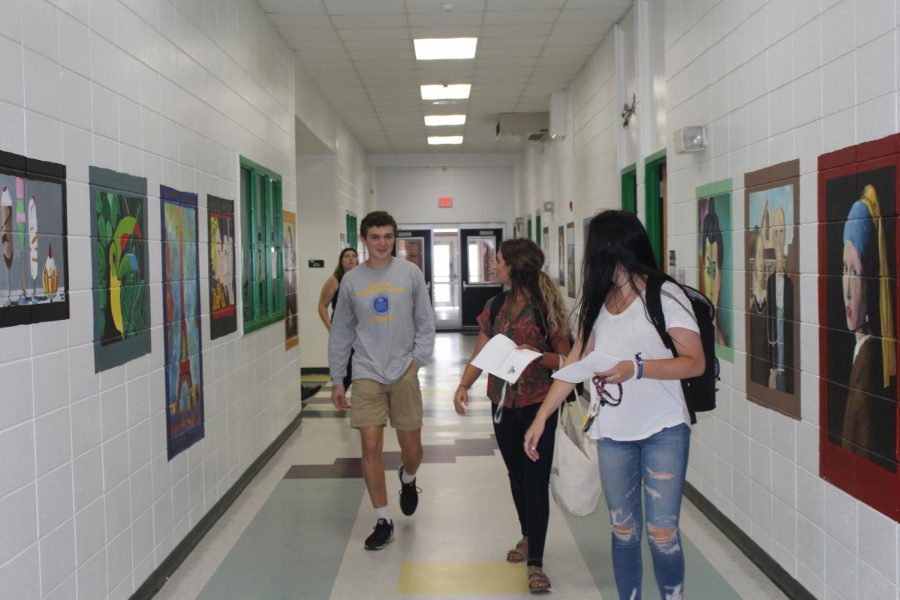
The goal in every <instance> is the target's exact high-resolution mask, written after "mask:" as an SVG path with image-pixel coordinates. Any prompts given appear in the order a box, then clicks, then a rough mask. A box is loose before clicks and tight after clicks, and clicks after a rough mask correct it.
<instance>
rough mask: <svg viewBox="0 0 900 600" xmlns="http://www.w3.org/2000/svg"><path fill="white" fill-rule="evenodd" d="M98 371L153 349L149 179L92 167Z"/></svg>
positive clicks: (96, 367)
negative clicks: (148, 221)
mask: <svg viewBox="0 0 900 600" xmlns="http://www.w3.org/2000/svg"><path fill="white" fill-rule="evenodd" d="M89 178H90V193H91V208H92V213H91V242H92V244H93V248H92V252H91V254H92V258H93V286H94V287H93V289H94V371H95V372H98V373H99V372H100V371H105V370H106V369H110V368H112V367H116V366H119V365H123V364H125V363H127V362H128V361H130V360H133V359H135V358H137V357H139V356H143V355H144V354H149V353H150V293H149V283H150V272H149V261H148V259H147V238H146V233H147V180H146V179H144V178H143V177H135V176H133V175H127V174H125V173H117V172H116V171H110V170H108V169H101V168H99V167H91V168H90V170H89Z"/></svg>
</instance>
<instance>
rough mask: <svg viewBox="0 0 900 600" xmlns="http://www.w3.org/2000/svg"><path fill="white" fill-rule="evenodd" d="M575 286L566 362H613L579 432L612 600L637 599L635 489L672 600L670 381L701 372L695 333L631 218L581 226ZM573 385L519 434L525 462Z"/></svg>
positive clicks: (675, 405)
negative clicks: (586, 448)
mask: <svg viewBox="0 0 900 600" xmlns="http://www.w3.org/2000/svg"><path fill="white" fill-rule="evenodd" d="M649 278H661V279H662V280H663V282H662V289H661V303H662V310H663V315H664V317H665V322H666V331H667V332H668V333H669V335H670V336H671V337H672V341H673V343H674V345H675V347H676V350H677V354H678V356H677V357H675V356H673V354H672V352H671V351H670V350H669V349H668V348H667V347H666V346H665V345H664V344H663V341H662V339H661V338H660V336H659V333H658V332H657V330H656V327H655V326H654V325H653V323H652V322H651V321H650V318H649V316H648V313H647V305H646V299H645V289H646V286H647V281H648V279H649ZM582 281H583V282H584V283H583V290H582V294H581V300H580V302H579V311H578V337H577V338H576V341H575V345H574V347H573V349H572V353H571V354H570V355H569V358H568V359H567V361H566V362H567V363H573V362H576V361H578V360H580V358H581V357H582V356H584V355H587V354H588V353H589V352H590V351H592V350H594V349H598V350H601V351H603V352H605V353H606V354H610V355H613V356H617V357H620V358H622V360H621V361H619V362H618V363H616V365H615V366H614V367H612V368H611V369H609V370H607V371H603V372H600V373H595V376H594V378H593V382H594V385H593V386H591V411H592V412H593V411H594V410H598V411H599V412H598V413H597V414H596V417H595V418H594V419H593V422H592V423H591V424H590V428H589V430H588V435H589V436H590V437H591V438H593V439H596V440H598V450H599V454H600V476H601V479H602V482H603V492H604V495H605V496H606V504H607V506H608V507H609V517H610V524H611V535H610V537H611V540H612V541H611V543H612V558H613V574H614V575H615V579H616V587H617V589H618V592H619V598H623V599H626V598H627V599H629V600H633V599H639V598H640V597H641V570H642V564H641V538H642V536H643V527H644V522H645V519H644V514H643V509H642V505H641V496H642V494H641V493H640V492H641V490H642V488H643V500H644V505H645V506H646V510H647V513H646V524H647V531H648V533H649V537H648V540H649V544H650V554H651V556H652V557H653V568H654V572H655V574H656V583H657V585H658V586H659V592H660V596H661V597H662V598H681V597H683V596H684V555H683V554H682V547H681V536H680V534H679V530H678V521H679V515H680V512H681V492H682V488H683V486H684V479H685V474H686V473H687V460H688V446H689V442H690V435H691V428H690V425H689V423H690V415H689V413H688V409H687V404H686V403H685V399H684V394H683V392H682V390H681V382H680V381H679V380H680V379H685V378H691V377H697V376H699V375H702V374H703V372H704V370H705V368H706V362H705V359H704V354H703V345H702V343H701V341H700V334H699V327H698V326H697V321H696V319H695V317H694V313H693V309H692V307H691V303H690V301H689V300H688V299H687V296H686V295H685V294H684V292H683V291H682V289H681V288H680V287H679V286H678V284H677V283H676V282H675V281H674V280H673V279H671V278H670V277H668V276H666V275H664V274H663V273H662V272H661V271H660V270H659V268H658V267H657V264H656V259H655V258H654V255H653V247H652V246H651V244H650V238H649V236H648V235H647V231H646V230H645V229H644V226H643V225H642V224H641V222H640V221H639V220H638V218H637V217H636V216H635V215H633V214H631V213H628V212H624V211H618V210H608V211H605V212H602V213H600V214H598V215H597V216H595V217H594V218H593V219H592V220H591V223H590V229H589V233H588V239H587V243H586V244H585V256H584V266H583V277H582ZM585 340H586V343H585ZM620 386H621V387H620ZM574 387H575V386H574V384H569V383H566V382H563V381H556V382H554V383H553V386H552V387H551V388H550V391H549V393H548V394H547V398H546V399H545V400H544V402H543V403H542V405H541V408H540V410H539V411H538V413H537V415H536V416H535V418H534V422H533V423H532V425H531V427H530V428H529V430H528V432H527V433H526V434H525V441H524V448H525V452H526V454H527V455H528V456H529V458H531V459H532V460H535V461H538V460H543V456H542V455H543V453H544V452H545V450H544V448H543V447H542V445H541V440H542V439H543V437H544V435H545V433H544V431H545V429H546V428H547V425H548V424H550V423H555V422H554V421H553V419H554V418H555V416H554V415H555V414H556V410H557V409H558V408H559V405H560V404H561V403H562V402H563V400H565V398H566V396H568V395H569V394H570V393H571V391H572V389H573V388H574ZM589 414H590V413H589ZM552 426H553V425H551V427H552Z"/></svg>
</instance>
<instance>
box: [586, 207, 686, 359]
mask: <svg viewBox="0 0 900 600" xmlns="http://www.w3.org/2000/svg"><path fill="white" fill-rule="evenodd" d="M619 265H621V266H622V268H623V269H625V271H626V272H627V273H628V281H629V285H631V288H632V289H633V290H634V291H635V293H636V294H638V296H639V297H640V293H641V291H640V288H638V286H637V284H636V283H635V280H636V278H637V277H641V276H643V277H660V278H663V279H668V277H667V276H666V275H665V274H664V273H662V272H660V270H659V267H658V265H657V264H656V257H655V256H654V254H653V246H652V245H651V244H650V236H648V235H647V230H646V229H644V225H643V224H642V223H641V222H640V221H639V220H638V218H637V217H636V216H635V215H634V214H632V213H630V212H625V211H621V210H606V211H603V212H602V213H600V214H598V215H597V216H595V217H594V218H593V219H591V223H590V225H589V228H588V238H587V241H586V242H585V246H584V263H583V265H582V277H581V281H582V291H581V299H580V300H579V301H578V306H577V307H576V310H577V311H578V332H579V333H580V334H581V339H582V342H583V343H582V347H581V355H582V356H584V353H585V348H586V347H587V342H588V339H589V338H590V335H591V329H592V328H593V327H594V321H596V320H597V316H598V315H599V314H600V308H601V307H602V306H603V303H604V302H605V301H606V296H607V294H609V292H610V291H611V290H612V289H613V287H615V284H614V276H615V272H616V267H617V266H619Z"/></svg>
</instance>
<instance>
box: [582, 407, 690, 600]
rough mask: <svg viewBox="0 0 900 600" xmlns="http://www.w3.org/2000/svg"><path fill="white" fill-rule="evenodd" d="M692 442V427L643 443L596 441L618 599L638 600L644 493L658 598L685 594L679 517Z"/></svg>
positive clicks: (666, 432)
mask: <svg viewBox="0 0 900 600" xmlns="http://www.w3.org/2000/svg"><path fill="white" fill-rule="evenodd" d="M690 440H691V428H690V427H688V426H687V425H685V424H681V425H678V426H676V427H670V428H668V429H663V430H662V431H660V432H659V433H656V434H654V435H651V436H650V437H649V438H646V439H643V440H635V441H630V442H618V441H615V440H611V439H609V438H603V439H601V440H600V441H599V442H598V445H599V446H598V447H599V450H600V477H601V479H602V480H603V493H604V495H605V496H606V504H607V506H609V520H610V525H611V528H612V558H613V573H614V574H615V577H616V587H617V588H618V590H619V598H621V599H622V600H640V598H641V568H642V567H641V537H642V533H643V524H644V516H643V511H642V510H641V490H642V489H643V492H644V504H645V505H646V509H647V533H648V536H647V539H648V542H649V544H650V555H651V556H652V557H653V571H654V573H655V574H656V583H657V585H658V586H659V593H660V596H661V597H662V598H663V599H664V600H681V598H682V597H683V595H684V554H683V553H682V549H681V535H680V534H679V532H678V516H679V514H680V512H681V491H682V488H683V487H684V477H685V473H686V472H687V461H688V448H689V446H690Z"/></svg>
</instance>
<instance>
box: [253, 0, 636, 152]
mask: <svg viewBox="0 0 900 600" xmlns="http://www.w3.org/2000/svg"><path fill="white" fill-rule="evenodd" d="M259 2H260V4H261V5H262V7H263V9H264V10H265V11H266V12H267V13H268V15H269V18H270V20H271V21H272V23H273V24H274V25H275V27H277V28H278V31H279V32H280V33H281V35H282V36H283V37H284V39H285V40H287V42H288V44H289V45H290V46H291V48H293V49H294V50H295V51H296V52H297V58H298V60H299V61H301V63H302V64H303V65H304V67H305V68H306V70H307V72H308V73H309V75H310V77H312V79H313V80H314V81H315V82H316V84H317V85H318V86H319V89H320V90H321V91H322V93H323V94H324V96H325V98H326V99H327V100H328V102H329V103H330V104H331V106H332V107H333V108H334V110H335V111H336V112H337V114H338V115H339V116H340V117H341V119H342V120H343V121H344V123H346V125H347V126H348V127H349V128H350V130H351V131H352V132H353V134H354V135H355V136H356V137H357V138H358V139H359V141H360V142H361V143H362V145H363V146H365V148H366V150H367V151H368V152H371V153H421V152H429V151H434V152H448V151H462V152H512V151H517V150H518V149H520V148H521V145H522V144H523V143H524V141H523V140H521V139H513V138H507V137H502V138H500V139H499V140H498V139H497V138H496V132H495V125H496V123H497V115H498V114H499V113H507V112H541V111H547V110H548V109H549V105H550V93H551V92H552V91H553V90H557V89H562V88H565V87H567V86H568V84H569V82H570V81H571V80H572V79H574V77H575V75H577V74H578V72H579V71H580V70H581V68H582V67H583V66H584V64H585V63H586V62H587V60H588V58H589V57H590V56H591V54H592V53H593V52H594V50H595V49H596V47H597V45H598V44H599V43H600V41H601V40H602V39H603V37H604V36H605V35H606V34H607V33H608V32H609V30H610V29H611V28H612V26H613V24H614V23H615V22H616V21H618V20H619V19H620V18H621V17H622V16H623V15H624V14H625V12H626V11H627V10H628V8H629V7H630V6H631V0H259ZM448 7H452V8H450V10H449V11H448V10H447V8H448ZM446 37H477V38H478V52H477V54H476V56H475V59H474V60H442V61H417V60H416V59H415V54H414V52H413V38H446ZM429 83H432V84H433V83H471V84H472V94H471V96H470V98H469V99H468V100H460V101H458V103H457V104H453V105H442V106H435V105H433V104H432V102H431V101H423V100H422V99H421V97H420V94H419V85H421V84H429ZM457 113H465V114H466V115H467V117H468V118H467V121H466V124H465V125H464V126H460V127H427V128H426V127H425V124H424V116H425V115H426V114H457ZM460 133H462V134H463V135H464V136H465V141H464V142H463V144H462V145H461V146H429V145H428V144H427V142H426V139H425V138H426V136H428V135H459V134H460Z"/></svg>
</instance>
